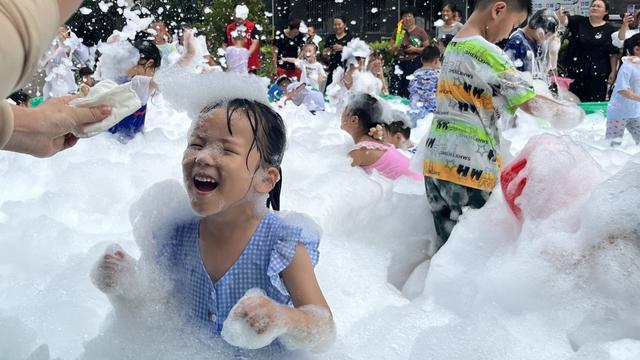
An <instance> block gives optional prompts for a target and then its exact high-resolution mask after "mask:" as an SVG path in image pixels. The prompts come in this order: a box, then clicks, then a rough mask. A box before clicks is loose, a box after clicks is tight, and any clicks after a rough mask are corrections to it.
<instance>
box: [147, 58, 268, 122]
mask: <svg viewBox="0 0 640 360" xmlns="http://www.w3.org/2000/svg"><path fill="white" fill-rule="evenodd" d="M154 80H155V81H156V83H157V84H158V86H159V88H160V91H161V92H162V95H163V96H164V98H165V100H167V101H168V102H169V103H171V105H172V106H174V107H175V108H177V109H178V110H183V111H186V112H187V113H188V114H189V117H191V119H192V120H196V119H198V117H199V115H200V113H201V111H202V110H203V109H204V108H205V107H207V106H209V105H211V104H216V103H223V102H225V101H231V100H234V99H245V100H249V101H255V102H258V103H261V104H264V105H266V106H269V100H268V99H267V85H266V84H265V83H263V82H262V81H261V80H260V79H259V78H258V77H256V76H253V75H249V76H246V75H241V74H235V73H230V72H226V73H224V72H209V73H206V74H196V73H193V72H190V71H188V70H187V69H184V68H180V67H170V68H168V69H163V70H161V71H160V72H158V73H157V74H156V76H155V79H154Z"/></svg>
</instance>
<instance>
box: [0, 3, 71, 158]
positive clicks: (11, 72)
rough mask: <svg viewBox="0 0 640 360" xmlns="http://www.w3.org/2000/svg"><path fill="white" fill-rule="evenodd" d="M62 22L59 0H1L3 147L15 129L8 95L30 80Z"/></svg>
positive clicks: (0, 139)
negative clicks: (7, 102)
mask: <svg viewBox="0 0 640 360" xmlns="http://www.w3.org/2000/svg"><path fill="white" fill-rule="evenodd" d="M59 25H60V12H59V9H58V2H57V0H2V1H0V34H3V37H2V41H0V96H1V98H0V101H1V102H2V104H0V148H2V147H4V145H5V144H6V142H7V141H8V139H9V137H10V135H11V132H12V131H13V115H12V114H13V113H12V111H11V108H10V107H9V105H8V104H6V102H5V101H4V99H5V98H6V97H7V96H9V95H10V94H11V92H13V91H15V90H17V89H19V88H20V87H21V86H23V85H24V84H25V83H26V82H27V81H29V79H30V78H31V75H32V73H33V71H34V70H35V68H36V66H37V64H38V59H39V58H40V56H42V54H43V53H44V52H45V50H46V49H47V47H48V46H49V44H50V43H51V40H52V39H53V37H54V36H55V33H56V29H57V28H58V26H59Z"/></svg>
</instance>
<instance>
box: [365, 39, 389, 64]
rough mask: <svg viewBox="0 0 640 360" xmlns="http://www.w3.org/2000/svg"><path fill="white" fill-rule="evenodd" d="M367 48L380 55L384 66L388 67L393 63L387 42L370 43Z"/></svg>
mask: <svg viewBox="0 0 640 360" xmlns="http://www.w3.org/2000/svg"><path fill="white" fill-rule="evenodd" d="M369 46H371V49H372V50H373V52H374V53H378V54H380V55H382V57H383V58H384V63H385V65H389V64H391V63H393V61H394V57H393V54H391V50H390V49H391V46H390V44H389V42H388V41H376V42H372V43H369Z"/></svg>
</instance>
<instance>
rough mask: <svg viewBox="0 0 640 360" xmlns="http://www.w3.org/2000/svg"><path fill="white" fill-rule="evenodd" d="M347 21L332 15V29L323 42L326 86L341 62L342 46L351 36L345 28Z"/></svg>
mask: <svg viewBox="0 0 640 360" xmlns="http://www.w3.org/2000/svg"><path fill="white" fill-rule="evenodd" d="M346 26H347V23H346V21H345V19H344V17H343V16H340V15H338V16H334V17H333V31H334V32H335V34H331V35H329V36H328V37H327V39H326V40H325V43H324V49H323V51H322V56H323V58H325V59H326V60H325V61H327V62H328V64H329V69H328V70H327V86H329V84H331V82H332V81H333V72H334V71H335V70H336V69H337V68H338V66H340V65H341V64H342V48H343V47H344V46H345V45H347V43H348V42H349V41H351V39H352V38H353V37H352V36H351V33H349V32H348V31H347V30H346Z"/></svg>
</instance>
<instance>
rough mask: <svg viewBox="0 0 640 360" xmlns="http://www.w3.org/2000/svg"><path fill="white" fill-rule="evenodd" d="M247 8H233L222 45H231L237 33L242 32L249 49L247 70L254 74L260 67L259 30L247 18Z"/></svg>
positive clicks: (244, 6) (241, 6)
mask: <svg viewBox="0 0 640 360" xmlns="http://www.w3.org/2000/svg"><path fill="white" fill-rule="evenodd" d="M248 17H249V8H248V7H247V6H246V5H238V6H236V7H235V9H234V20H233V22H232V23H231V24H229V25H227V28H226V36H225V38H224V44H223V46H224V47H225V49H226V47H227V46H232V45H233V44H234V38H235V37H236V36H237V34H244V36H246V38H247V41H245V47H246V49H247V50H249V62H248V67H249V72H250V73H253V74H256V73H257V72H258V69H260V31H258V29H257V28H256V24H255V23H254V22H253V21H251V20H248Z"/></svg>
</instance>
